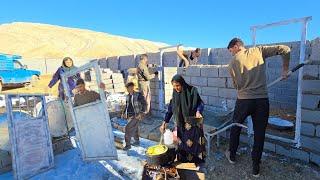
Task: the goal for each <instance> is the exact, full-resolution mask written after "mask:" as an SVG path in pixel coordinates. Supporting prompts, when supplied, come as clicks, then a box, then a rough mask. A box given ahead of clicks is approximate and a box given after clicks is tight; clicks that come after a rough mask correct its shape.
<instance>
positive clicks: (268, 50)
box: [259, 45, 291, 61]
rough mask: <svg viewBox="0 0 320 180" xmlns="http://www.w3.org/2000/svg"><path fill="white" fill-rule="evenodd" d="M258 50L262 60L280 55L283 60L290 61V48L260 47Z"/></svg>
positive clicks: (283, 46) (278, 46) (280, 46)
mask: <svg viewBox="0 0 320 180" xmlns="http://www.w3.org/2000/svg"><path fill="white" fill-rule="evenodd" d="M259 49H260V50H261V52H262V56H263V58H264V59H266V58H268V57H272V56H277V55H281V56H282V59H283V60H286V61H289V60H290V51H291V50H290V47H289V46H285V45H276V46H260V47H259Z"/></svg>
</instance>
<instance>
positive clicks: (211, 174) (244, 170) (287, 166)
mask: <svg viewBox="0 0 320 180" xmlns="http://www.w3.org/2000/svg"><path fill="white" fill-rule="evenodd" d="M227 148H228V143H227V141H226V140H222V143H221V144H220V147H219V148H217V147H216V146H214V147H213V148H212V149H211V154H210V156H209V157H207V163H206V167H207V174H206V179H230V180H237V179H292V180H293V179H297V180H298V179H299V180H301V179H306V180H309V179H320V168H319V167H317V166H315V165H312V164H307V163H304V162H302V161H298V160H294V159H290V158H287V157H284V156H280V155H277V154H274V153H267V152H265V153H263V157H262V163H261V166H260V168H261V170H260V177H259V178H254V177H253V176H252V174H251V170H252V169H251V163H252V161H251V156H250V151H249V147H248V146H246V145H241V147H240V148H239V150H238V152H239V154H238V156H237V157H236V164H230V163H229V162H228V161H227V160H226V158H225V156H224V152H225V150H226V149H227Z"/></svg>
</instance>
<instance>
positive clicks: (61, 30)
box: [0, 22, 166, 58]
mask: <svg viewBox="0 0 320 180" xmlns="http://www.w3.org/2000/svg"><path fill="white" fill-rule="evenodd" d="M0 42H1V43H0V52H1V53H8V54H19V55H22V56H23V57H24V58H62V57H65V56H72V57H78V58H99V57H106V56H120V55H129V54H139V53H146V52H155V51H157V50H158V48H159V47H162V46H165V45H166V44H164V43H157V42H152V41H147V40H142V39H132V38H126V37H122V36H115V35H111V34H107V33H102V32H95V31H90V30H84V29H76V28H66V27H61V26H54V25H47V24H39V23H24V22H15V23H10V24H2V25H0Z"/></svg>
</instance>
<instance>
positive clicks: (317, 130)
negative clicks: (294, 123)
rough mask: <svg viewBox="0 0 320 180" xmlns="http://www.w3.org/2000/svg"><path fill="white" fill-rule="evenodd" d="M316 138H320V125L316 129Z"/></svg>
mask: <svg viewBox="0 0 320 180" xmlns="http://www.w3.org/2000/svg"><path fill="white" fill-rule="evenodd" d="M316 136H317V137H320V125H318V126H317V127H316Z"/></svg>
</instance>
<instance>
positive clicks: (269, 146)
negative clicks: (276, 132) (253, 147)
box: [263, 142, 276, 152]
mask: <svg viewBox="0 0 320 180" xmlns="http://www.w3.org/2000/svg"><path fill="white" fill-rule="evenodd" d="M263 149H264V150H267V151H271V152H276V145H275V144H273V143H271V142H264V147H263Z"/></svg>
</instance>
